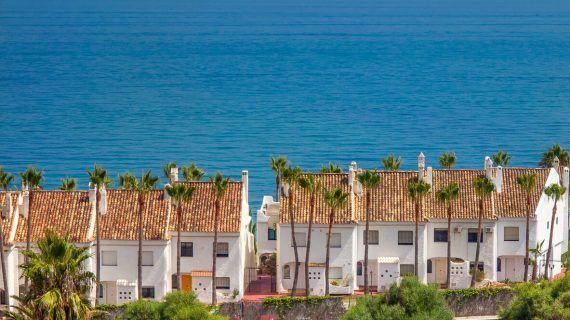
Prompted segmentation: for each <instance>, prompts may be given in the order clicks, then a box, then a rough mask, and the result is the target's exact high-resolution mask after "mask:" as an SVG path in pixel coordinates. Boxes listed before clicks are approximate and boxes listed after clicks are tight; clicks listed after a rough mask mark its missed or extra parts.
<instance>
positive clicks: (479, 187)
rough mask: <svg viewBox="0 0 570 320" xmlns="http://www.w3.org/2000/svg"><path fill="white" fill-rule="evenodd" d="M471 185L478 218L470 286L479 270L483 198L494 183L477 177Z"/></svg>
mask: <svg viewBox="0 0 570 320" xmlns="http://www.w3.org/2000/svg"><path fill="white" fill-rule="evenodd" d="M473 186H474V187H475V193H476V194H477V197H478V198H479V219H478V223H477V247H476V249H475V267H474V269H473V270H472V271H471V272H472V276H471V287H473V286H474V285H475V280H476V279H477V271H478V270H479V253H480V250H481V233H482V230H481V229H482V224H483V213H484V211H485V199H487V197H489V196H490V195H491V193H492V192H493V191H495V184H493V182H492V181H491V180H489V178H487V177H479V178H477V179H475V181H473Z"/></svg>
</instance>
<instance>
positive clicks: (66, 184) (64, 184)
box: [59, 178, 77, 191]
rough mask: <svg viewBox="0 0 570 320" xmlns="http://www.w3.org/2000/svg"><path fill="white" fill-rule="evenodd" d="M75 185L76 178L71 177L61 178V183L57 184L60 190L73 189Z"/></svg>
mask: <svg viewBox="0 0 570 320" xmlns="http://www.w3.org/2000/svg"><path fill="white" fill-rule="evenodd" d="M76 187H77V180H75V179H73V178H65V179H61V185H60V186H59V190H62V191H73V190H75V188H76Z"/></svg>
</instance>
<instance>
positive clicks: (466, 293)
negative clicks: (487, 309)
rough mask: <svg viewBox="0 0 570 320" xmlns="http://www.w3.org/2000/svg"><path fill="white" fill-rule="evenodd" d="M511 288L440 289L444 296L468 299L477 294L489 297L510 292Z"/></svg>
mask: <svg viewBox="0 0 570 320" xmlns="http://www.w3.org/2000/svg"><path fill="white" fill-rule="evenodd" d="M513 290H514V289H513V288H511V287H499V288H466V289H447V290H443V291H442V295H443V296H444V297H446V298H448V297H449V298H456V299H457V298H459V299H470V298H473V297H477V296H480V297H485V298H491V297H494V296H498V295H500V294H502V293H511V292H513Z"/></svg>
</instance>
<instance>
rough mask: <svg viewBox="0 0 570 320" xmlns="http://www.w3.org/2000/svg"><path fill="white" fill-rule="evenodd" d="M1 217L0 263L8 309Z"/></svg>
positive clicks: (7, 286) (8, 295) (8, 293)
mask: <svg viewBox="0 0 570 320" xmlns="http://www.w3.org/2000/svg"><path fill="white" fill-rule="evenodd" d="M2 222H3V221H2V219H1V218H0V263H1V264H2V283H3V284H4V298H5V299H6V305H7V306H8V310H10V290H9V285H8V275H7V274H6V260H5V257H4V234H3V233H2V227H3V225H2V224H3V223H2Z"/></svg>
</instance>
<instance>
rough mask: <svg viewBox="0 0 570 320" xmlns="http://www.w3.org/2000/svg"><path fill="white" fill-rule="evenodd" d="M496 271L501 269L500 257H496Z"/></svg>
mask: <svg viewBox="0 0 570 320" xmlns="http://www.w3.org/2000/svg"><path fill="white" fill-rule="evenodd" d="M497 271H499V272H500V271H501V258H497Z"/></svg>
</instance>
